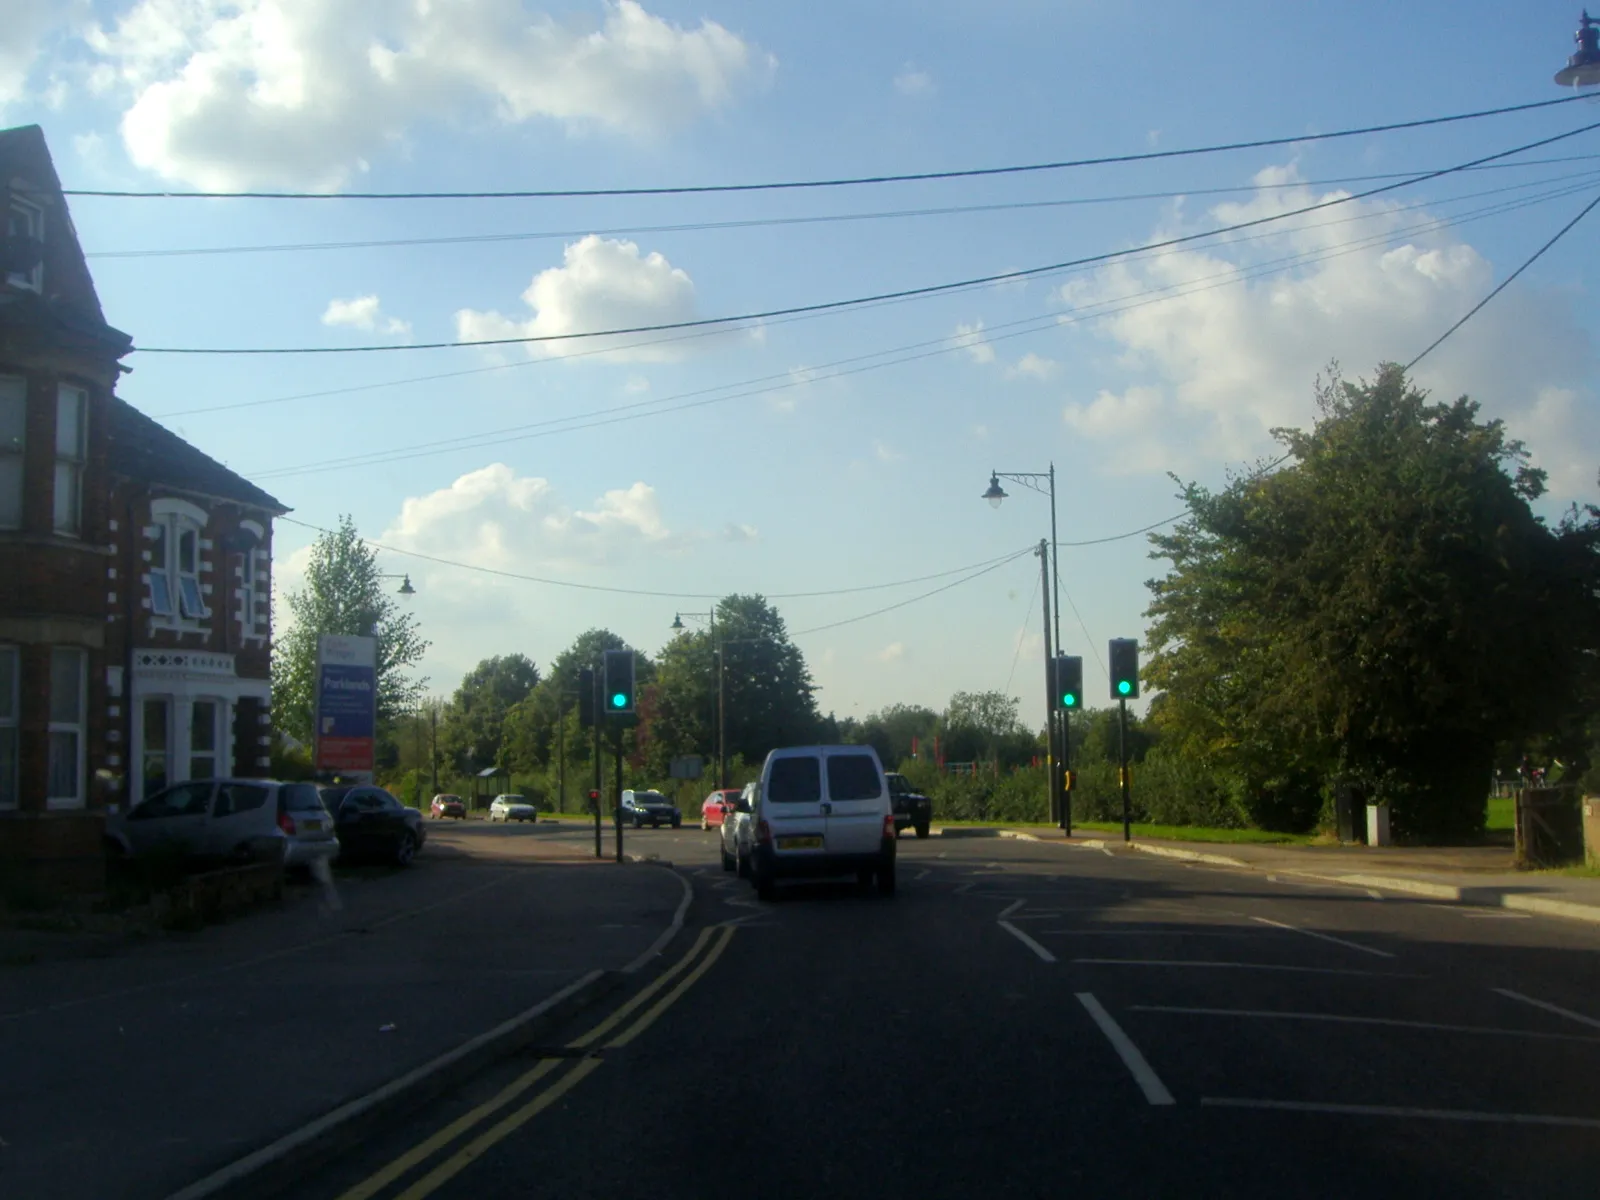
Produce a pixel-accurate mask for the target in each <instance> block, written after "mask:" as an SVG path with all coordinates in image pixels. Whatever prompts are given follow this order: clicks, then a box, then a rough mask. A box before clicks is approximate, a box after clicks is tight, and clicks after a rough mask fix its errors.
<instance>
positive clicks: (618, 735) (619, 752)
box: [614, 721, 623, 862]
mask: <svg viewBox="0 0 1600 1200" xmlns="http://www.w3.org/2000/svg"><path fill="white" fill-rule="evenodd" d="M615 732H616V742H615V751H614V753H615V755H616V764H617V861H618V862H622V861H623V858H622V722H621V721H618V722H617V724H616V727H615Z"/></svg>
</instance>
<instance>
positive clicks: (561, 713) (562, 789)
mask: <svg viewBox="0 0 1600 1200" xmlns="http://www.w3.org/2000/svg"><path fill="white" fill-rule="evenodd" d="M556 698H557V700H563V699H565V698H566V693H565V692H562V693H560V695H558V696H557V697H556ZM556 811H557V812H563V813H564V812H566V811H567V710H566V709H565V708H563V707H561V705H560V704H557V705H556Z"/></svg>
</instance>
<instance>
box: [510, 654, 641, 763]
mask: <svg viewBox="0 0 1600 1200" xmlns="http://www.w3.org/2000/svg"><path fill="white" fill-rule="evenodd" d="M628 648H629V647H628V644H627V643H626V642H625V641H623V640H622V638H621V637H619V636H618V635H617V634H615V633H612V632H611V630H609V629H590V630H586V631H585V632H584V633H582V634H579V635H578V637H577V638H576V639H574V640H573V643H572V644H571V645H570V646H568V647H567V648H566V649H565V650H563V651H562V652H561V653H560V654H558V655H556V657H555V660H554V661H553V662H552V663H551V664H550V669H549V674H547V675H546V676H545V677H544V678H543V679H541V680H540V681H539V682H538V684H537V686H535V687H534V688H533V689H532V690H531V691H530V692H528V694H527V695H526V696H524V697H523V698H522V699H521V700H520V701H519V702H518V703H516V704H515V705H513V706H512V708H511V709H510V711H509V712H508V713H507V714H506V721H505V733H504V737H505V753H506V755H507V759H508V765H510V766H512V767H514V768H515V769H516V770H518V771H530V772H531V771H534V770H537V769H538V768H540V767H542V766H544V765H546V764H549V763H552V762H554V760H555V757H556V743H557V741H558V739H557V737H556V727H557V724H558V722H559V721H561V720H562V714H570V713H572V712H574V711H575V710H576V708H577V706H578V696H577V691H578V672H579V671H580V670H582V669H583V668H584V667H595V668H596V669H598V668H599V664H600V662H601V659H602V657H603V655H604V653H605V651H607V650H626V649H628ZM634 677H635V681H636V685H637V687H638V689H639V690H640V692H641V693H642V692H643V691H644V689H645V688H646V687H647V686H648V685H649V683H650V681H651V680H653V679H654V678H655V664H654V663H652V662H651V661H650V659H649V657H648V656H647V655H645V654H642V653H639V652H638V651H635V652H634ZM575 727H576V726H575V725H574V728H575ZM568 732H569V736H568V738H567V757H568V761H569V762H571V761H573V756H574V755H579V756H581V758H582V761H584V762H588V761H589V755H590V753H591V750H590V748H589V742H590V739H591V737H592V731H590V730H585V731H584V733H585V734H586V735H590V736H586V737H581V738H579V739H578V742H579V743H581V744H579V745H576V746H575V745H573V739H572V737H571V736H570V733H571V729H569V731H568Z"/></svg>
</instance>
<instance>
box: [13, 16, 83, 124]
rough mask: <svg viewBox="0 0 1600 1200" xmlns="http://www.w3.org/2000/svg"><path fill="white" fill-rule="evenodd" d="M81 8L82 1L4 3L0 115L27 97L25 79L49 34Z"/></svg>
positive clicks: (26, 79)
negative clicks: (7, 107) (10, 105)
mask: <svg viewBox="0 0 1600 1200" xmlns="http://www.w3.org/2000/svg"><path fill="white" fill-rule="evenodd" d="M82 7H83V4H82V0H66V2H65V3H64V2H63V0H6V14H5V18H4V20H5V25H4V29H3V31H0V114H3V113H4V111H5V108H6V106H7V105H9V104H13V103H15V102H16V101H18V100H20V99H22V98H23V97H24V96H26V95H28V94H29V93H28V77H29V75H30V74H31V73H32V70H33V65H34V62H35V61H36V60H37V59H38V58H39V56H40V53H41V51H42V50H43V49H44V48H45V45H46V43H47V41H48V40H49V38H50V35H51V34H52V33H53V32H54V31H55V30H57V29H59V28H61V27H62V26H63V25H64V24H65V23H66V21H67V18H68V17H69V16H72V17H76V16H77V15H78V13H79V11H80V10H81V9H82ZM52 86H53V85H52ZM46 102H47V103H48V98H47V97H46ZM50 107H52V108H54V107H57V106H56V105H53V104H52V105H50Z"/></svg>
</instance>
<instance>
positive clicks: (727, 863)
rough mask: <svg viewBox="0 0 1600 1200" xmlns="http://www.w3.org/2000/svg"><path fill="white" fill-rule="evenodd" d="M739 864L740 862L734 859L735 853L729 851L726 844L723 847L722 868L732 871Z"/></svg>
mask: <svg viewBox="0 0 1600 1200" xmlns="http://www.w3.org/2000/svg"><path fill="white" fill-rule="evenodd" d="M738 865H739V864H738V863H737V862H735V861H734V857H733V855H731V854H729V853H728V848H727V847H726V846H724V847H722V869H723V870H724V871H732V870H733V869H734V868H736V867H737V866H738Z"/></svg>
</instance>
